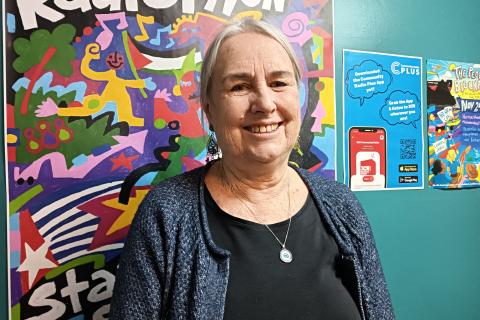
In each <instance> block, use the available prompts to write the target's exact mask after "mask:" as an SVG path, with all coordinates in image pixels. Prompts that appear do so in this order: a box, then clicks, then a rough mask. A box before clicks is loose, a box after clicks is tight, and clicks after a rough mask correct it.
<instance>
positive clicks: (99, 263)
mask: <svg viewBox="0 0 480 320" xmlns="http://www.w3.org/2000/svg"><path fill="white" fill-rule="evenodd" d="M91 262H93V268H94V269H95V270H98V269H100V268H102V267H104V266H105V256H104V255H103V254H92V255H89V256H85V257H80V258H77V259H75V260H72V261H69V262H67V263H65V264H63V265H61V266H58V267H56V268H55V269H53V270H51V271H49V272H48V273H46V274H45V279H46V280H51V279H54V278H56V277H58V276H59V275H61V274H62V273H64V272H66V271H68V270H70V269H73V268H75V267H78V266H82V265H85V264H87V263H91Z"/></svg>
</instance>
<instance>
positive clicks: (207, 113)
mask: <svg viewBox="0 0 480 320" xmlns="http://www.w3.org/2000/svg"><path fill="white" fill-rule="evenodd" d="M210 106H211V104H210V101H208V100H207V101H206V103H205V105H203V106H202V109H203V112H204V113H205V116H206V117H207V120H208V124H209V128H210V131H213V130H212V129H211V128H212V127H213V125H214V124H213V118H212V114H211V112H210Z"/></svg>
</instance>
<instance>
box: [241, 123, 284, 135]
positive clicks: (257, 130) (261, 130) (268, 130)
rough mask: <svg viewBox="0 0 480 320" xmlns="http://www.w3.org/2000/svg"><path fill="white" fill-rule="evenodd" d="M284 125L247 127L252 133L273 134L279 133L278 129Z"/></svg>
mask: <svg viewBox="0 0 480 320" xmlns="http://www.w3.org/2000/svg"><path fill="white" fill-rule="evenodd" d="M281 124H282V123H281V122H280V123H273V124H267V125H260V126H248V127H245V129H246V130H248V131H250V132H251V133H271V132H275V131H277V129H278V127H279V126H280V125H281Z"/></svg>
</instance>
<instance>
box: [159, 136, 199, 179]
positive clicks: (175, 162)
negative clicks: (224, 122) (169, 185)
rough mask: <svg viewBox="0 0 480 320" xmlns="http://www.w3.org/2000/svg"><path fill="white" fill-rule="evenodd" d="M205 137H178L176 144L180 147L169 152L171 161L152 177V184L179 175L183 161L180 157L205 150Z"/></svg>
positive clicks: (197, 153) (196, 154)
mask: <svg viewBox="0 0 480 320" xmlns="http://www.w3.org/2000/svg"><path fill="white" fill-rule="evenodd" d="M206 141H207V138H206V137H198V138H186V137H180V138H179V141H178V144H179V145H180V149H179V150H178V151H177V152H170V155H169V157H168V159H169V160H170V161H171V163H170V165H169V166H168V168H167V170H166V171H159V172H158V174H157V175H156V176H155V179H153V182H152V184H153V185H156V184H158V183H160V182H161V181H163V180H165V179H168V178H170V177H173V176H176V175H179V174H180V173H182V172H183V168H182V167H183V163H182V157H185V156H187V157H191V155H192V153H193V154H194V155H195V156H198V155H199V154H200V153H202V151H203V150H205V146H206Z"/></svg>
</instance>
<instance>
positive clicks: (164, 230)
mask: <svg viewBox="0 0 480 320" xmlns="http://www.w3.org/2000/svg"><path fill="white" fill-rule="evenodd" d="M206 171H207V167H202V168H198V169H195V170H193V171H190V172H188V173H185V174H182V175H180V176H177V177H174V178H171V179H169V180H167V181H164V182H162V183H161V184H160V185H158V186H157V187H155V188H154V189H153V190H152V191H150V192H149V193H148V195H147V196H146V197H145V199H144V201H143V202H142V204H141V205H140V207H139V210H138V212H137V214H136V215H135V218H134V220H133V222H132V226H131V229H130V232H129V234H128V238H127V240H126V242H125V247H124V250H123V253H122V257H121V260H120V265H119V269H118V271H117V277H116V281H115V288H114V293H113V298H112V302H111V308H110V319H112V320H127V319H149V320H152V319H168V320H170V319H171V320H182V319H189V320H190V319H195V320H197V319H198V320H203V319H205V320H207V319H208V320H214V319H218V320H221V319H223V309H224V303H225V295H226V290H227V283H228V271H229V252H228V251H226V250H223V249H221V248H219V247H218V246H216V245H215V243H214V242H213V240H212V237H211V234H210V231H209V229H208V222H207V214H206V209H205V203H204V183H203V181H204V177H205V173H206ZM297 172H298V173H299V174H300V176H301V177H302V178H303V180H304V182H305V184H306V185H307V187H308V188H309V191H310V193H311V195H312V196H313V199H314V201H315V204H316V205H317V207H318V209H319V211H320V213H321V217H322V219H323V220H324V222H325V225H326V226H327V228H329V231H330V232H331V233H332V235H333V237H334V238H335V240H336V242H337V244H338V246H339V250H340V253H341V254H342V255H343V256H344V257H345V258H346V259H349V260H351V261H353V263H354V267H355V274H356V278H357V284H356V285H357V287H358V289H359V297H360V300H361V309H362V310H361V312H362V314H363V317H364V318H365V319H368V320H380V319H385V320H389V319H394V315H393V309H392V305H391V301H390V296H389V294H388V291H387V288H386V284H385V279H384V275H383V271H382V268H381V265H380V260H379V257H378V253H377V250H376V247H375V242H374V239H373V235H372V231H371V228H370V224H369V222H368V219H367V217H366V215H365V214H364V212H363V209H362V207H361V206H360V203H359V202H358V200H357V199H356V197H355V196H354V194H353V193H352V192H351V191H350V190H348V188H347V187H346V186H345V185H343V184H340V183H337V182H335V181H330V180H326V179H324V178H322V177H320V176H318V175H314V174H311V173H308V172H307V171H305V170H302V169H298V170H297Z"/></svg>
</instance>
